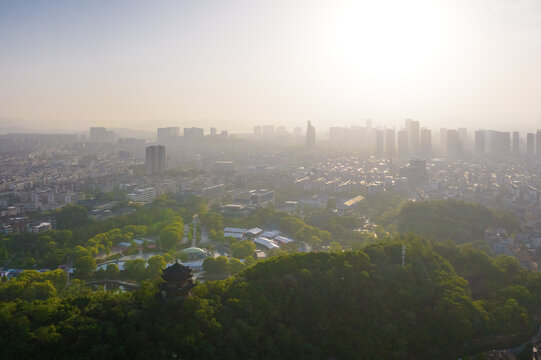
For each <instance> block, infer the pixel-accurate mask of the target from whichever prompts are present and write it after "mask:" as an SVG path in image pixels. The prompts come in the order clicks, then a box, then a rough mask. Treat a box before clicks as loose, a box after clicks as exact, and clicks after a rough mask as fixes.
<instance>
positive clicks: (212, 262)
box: [203, 256, 228, 274]
mask: <svg viewBox="0 0 541 360" xmlns="http://www.w3.org/2000/svg"><path fill="white" fill-rule="evenodd" d="M227 264H228V261H227V258H226V257H225V256H218V257H217V258H213V257H208V258H205V260H203V270H205V271H206V272H207V273H209V274H225V273H227Z"/></svg>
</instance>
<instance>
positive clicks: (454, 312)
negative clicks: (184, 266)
mask: <svg viewBox="0 0 541 360" xmlns="http://www.w3.org/2000/svg"><path fill="white" fill-rule="evenodd" d="M402 245H406V248H407V254H406V262H405V263H406V264H405V267H404V268H402V267H401V248H402ZM455 269H456V271H455ZM462 276H464V277H462ZM50 279H51V277H50V276H48V275H40V276H37V275H35V276H28V274H27V275H26V276H25V277H24V278H23V279H19V280H17V281H19V283H17V284H12V285H10V284H9V283H8V284H3V285H2V286H1V287H0V296H2V297H4V298H5V297H6V293H5V292H6V291H8V292H10V294H11V293H12V292H13V291H26V290H25V289H29V288H30V287H34V288H36V289H39V288H41V287H42V286H41V285H39V284H41V283H43V284H46V286H47V287H48V288H49V287H51V286H59V287H62V282H61V281H56V280H55V281H56V282H53V281H51V280H50ZM466 279H471V280H474V281H475V287H476V288H475V289H473V288H472V287H471V286H470V283H469V282H468V280H466ZM57 283H58V284H59V285H56V284H57ZM15 285H16V286H15ZM477 289H481V291H477ZM472 290H475V291H472ZM62 291H63V290H62V289H58V292H54V291H49V292H38V294H40V296H39V297H38V298H39V299H40V300H31V299H29V298H28V297H27V298H26V299H27V300H26V301H23V300H15V301H7V302H4V303H1V304H0V358H3V359H10V358H17V359H30V358H40V359H53V358H54V359H90V358H91V359H96V358H99V359H109V358H115V359H127V358H130V359H149V358H152V359H238V358H245V359H329V358H335V359H414V358H419V359H434V358H440V359H445V358H452V357H451V356H450V354H451V352H450V351H455V350H456V349H466V348H464V347H463V346H464V343H465V342H468V341H469V340H470V339H474V338H478V337H483V336H490V335H494V334H509V333H517V332H521V331H524V330H525V331H526V332H528V331H530V326H531V325H532V324H531V314H532V313H533V312H534V311H537V309H536V306H539V301H538V299H539V298H540V297H541V278H540V276H539V274H537V273H531V272H527V271H525V270H523V269H521V268H520V267H519V266H518V265H517V263H516V261H515V260H514V259H512V258H508V257H499V258H490V257H488V256H487V255H486V254H485V253H482V252H480V251H478V250H474V249H471V248H459V247H456V246H455V245H454V244H452V243H436V242H430V241H427V240H421V239H417V238H414V237H407V238H404V237H400V238H397V239H395V240H393V241H388V242H381V243H375V244H372V245H370V246H368V247H367V248H365V250H364V252H345V253H342V252H340V253H310V254H297V255H290V256H281V257H276V258H272V259H270V260H268V261H264V262H261V263H258V264H256V265H255V266H253V267H251V268H248V269H247V270H246V271H244V272H243V273H241V274H240V275H239V276H237V277H234V278H230V279H228V280H224V281H215V282H208V283H205V284H202V285H198V286H197V287H196V288H194V294H193V296H191V297H189V298H186V299H185V300H183V301H181V302H163V301H162V300H160V299H159V297H156V296H155V291H156V290H155V287H154V286H151V285H150V284H148V283H144V284H143V286H142V287H141V288H140V289H139V290H138V291H137V292H135V293H122V294H115V293H111V292H104V291H98V292H88V291H84V290H80V291H79V292H77V291H75V290H74V289H71V290H70V292H68V293H67V294H64V295H62V296H60V294H61V293H62ZM453 354H454V355H456V352H454V353H453ZM459 355H461V354H459ZM455 358H456V357H455Z"/></svg>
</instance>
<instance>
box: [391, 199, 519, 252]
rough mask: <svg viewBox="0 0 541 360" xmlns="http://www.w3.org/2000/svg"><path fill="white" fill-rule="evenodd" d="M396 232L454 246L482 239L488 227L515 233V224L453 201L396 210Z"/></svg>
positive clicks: (510, 218)
mask: <svg viewBox="0 0 541 360" xmlns="http://www.w3.org/2000/svg"><path fill="white" fill-rule="evenodd" d="M395 223H396V226H397V230H398V231H399V232H401V233H406V232H414V233H417V234H426V235H429V236H432V237H434V238H435V239H439V240H443V239H451V240H453V241H455V242H456V243H457V244H462V243H466V242H471V241H475V240H479V239H483V237H484V230H485V229H486V228H488V227H497V228H504V229H506V230H508V231H510V232H513V231H517V230H518V229H519V223H518V220H517V219H516V218H515V217H513V216H511V215H509V214H506V213H503V212H501V211H497V210H493V209H488V208H486V207H484V206H481V205H479V204H472V203H466V202H463V201H456V200H432V201H420V202H408V203H405V204H403V205H402V206H400V207H399V209H398V210H397V214H396V216H395Z"/></svg>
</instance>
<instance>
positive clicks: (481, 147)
mask: <svg viewBox="0 0 541 360" xmlns="http://www.w3.org/2000/svg"><path fill="white" fill-rule="evenodd" d="M485 151H486V150H485V130H476V131H475V153H476V154H477V155H484V154H485Z"/></svg>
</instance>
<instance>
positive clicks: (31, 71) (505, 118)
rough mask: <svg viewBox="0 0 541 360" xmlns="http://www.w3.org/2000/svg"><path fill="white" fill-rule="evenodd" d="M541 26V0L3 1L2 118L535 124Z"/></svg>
mask: <svg viewBox="0 0 541 360" xmlns="http://www.w3.org/2000/svg"><path fill="white" fill-rule="evenodd" d="M539 39H541V4H540V3H538V2H535V1H529V0H521V1H511V0H507V1H496V2H494V1H487V0H484V1H478V2H467V1H442V2H438V3H437V4H436V3H434V2H429V1H423V0H417V1H413V2H408V3H407V4H404V3H401V2H399V1H384V2H378V3H372V2H354V1H340V2H330V1H316V2H306V1H295V2H282V1H278V2H272V3H258V4H254V3H251V2H245V1H238V2H232V3H227V4H226V3H222V2H211V1H204V2H197V3H189V2H181V3H176V2H163V3H160V4H159V5H156V4H151V3H146V2H139V3H132V2H127V1H115V2H112V3H108V2H92V3H90V2H88V3H85V2H78V3H71V2H67V1H56V2H54V3H48V2H42V1H36V2H32V3H31V4H30V3H13V2H3V3H2V4H0V46H1V47H2V49H3V51H2V55H3V56H2V57H0V65H1V66H0V79H2V81H0V132H9V129H10V128H15V129H17V128H21V129H27V130H33V131H50V130H61V131H63V132H75V131H83V130H86V129H88V128H89V127H91V126H105V127H109V128H129V129H136V130H146V131H155V129H156V128H157V127H166V126H178V127H192V126H197V127H204V128H206V129H208V128H209V127H211V126H213V127H218V128H221V129H227V130H230V131H232V132H249V131H251V129H252V128H253V126H254V125H264V124H273V125H276V126H280V125H286V126H287V127H288V128H292V127H294V126H304V125H305V123H306V121H307V120H311V121H312V122H313V124H314V126H315V127H316V128H317V129H318V130H319V131H320V132H322V131H327V130H328V128H329V127H330V126H350V125H358V126H362V125H363V123H364V120H365V119H367V118H370V119H372V120H373V122H374V124H375V125H376V126H377V125H380V126H385V127H390V128H392V127H395V128H397V129H399V128H400V127H401V126H402V124H403V121H404V119H406V118H412V119H415V120H419V121H420V122H421V123H422V125H423V126H426V127H428V128H431V129H438V128H441V127H454V128H456V127H468V128H469V129H480V128H482V129H495V130H508V131H513V130H518V131H521V132H524V131H535V130H536V129H537V128H538V127H539V125H537V124H538V123H539V119H540V118H541V102H539V101H538V95H537V94H539V93H540V92H541V41H540V40H539ZM6 128H8V131H6V130H4V129H6Z"/></svg>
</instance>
